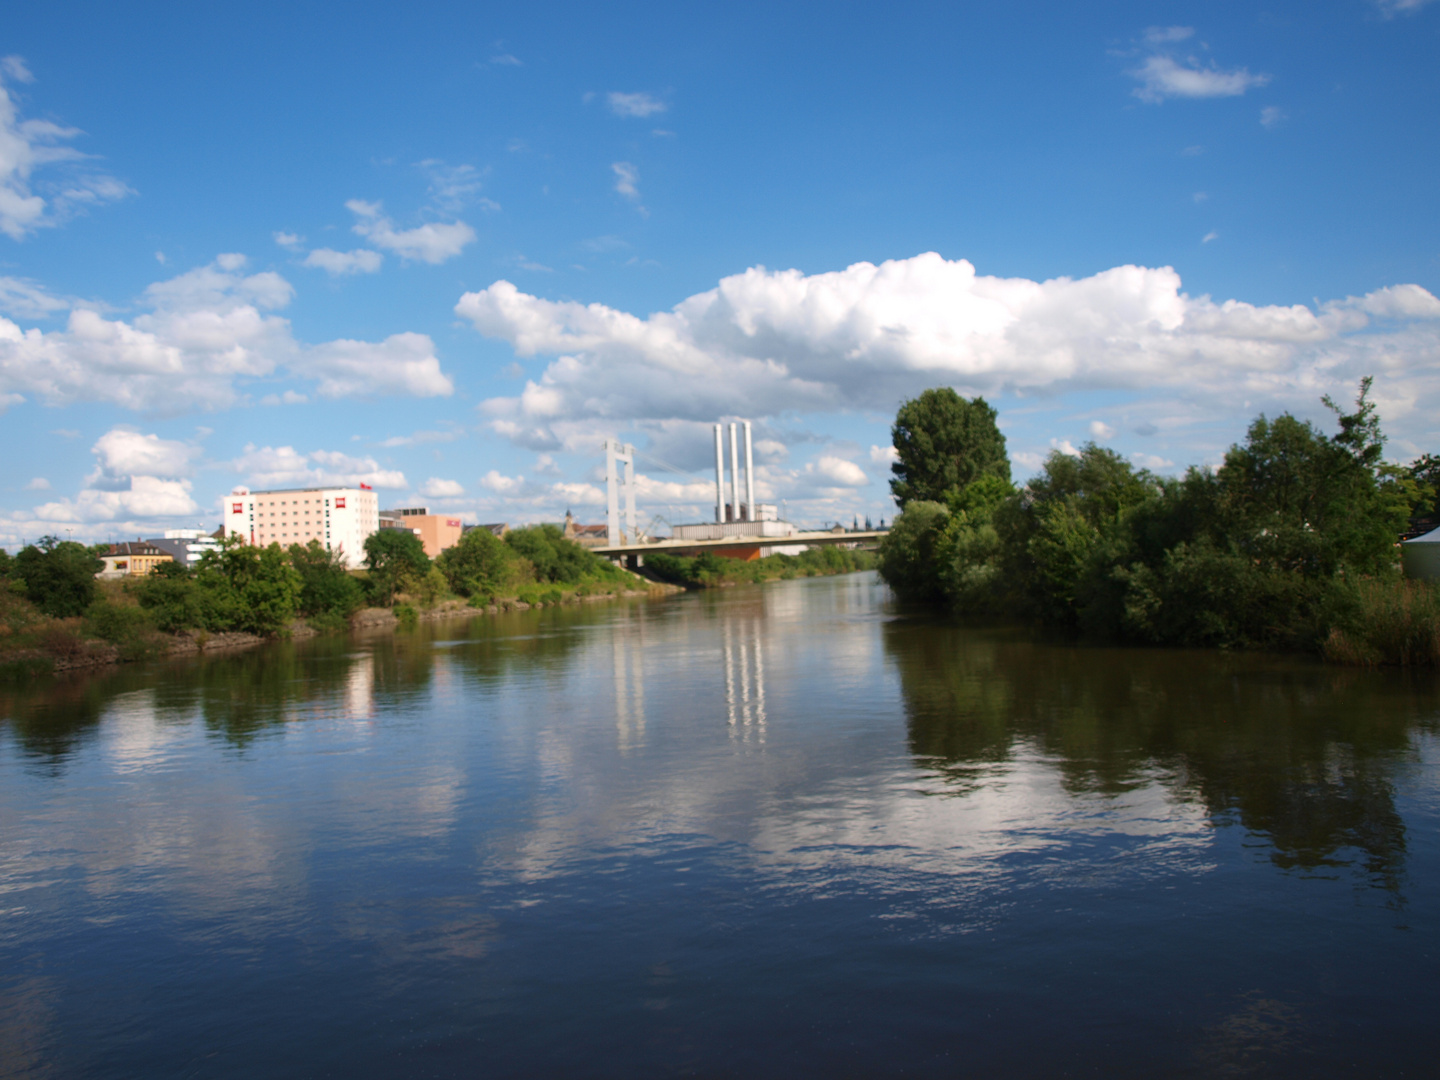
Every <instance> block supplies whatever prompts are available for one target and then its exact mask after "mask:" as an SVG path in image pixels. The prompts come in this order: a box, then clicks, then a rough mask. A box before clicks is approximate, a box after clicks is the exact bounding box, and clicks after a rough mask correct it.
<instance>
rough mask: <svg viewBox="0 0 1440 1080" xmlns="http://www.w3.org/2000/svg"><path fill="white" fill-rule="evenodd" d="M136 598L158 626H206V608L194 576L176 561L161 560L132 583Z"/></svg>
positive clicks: (169, 629) (171, 628) (173, 629)
mask: <svg viewBox="0 0 1440 1080" xmlns="http://www.w3.org/2000/svg"><path fill="white" fill-rule="evenodd" d="M131 590H132V591H133V592H134V594H135V599H136V600H137V601H139V604H140V606H141V607H142V608H144V609H145V610H146V611H147V612H149V614H150V618H151V619H152V620H153V621H154V623H155V625H156V626H158V627H159V628H160V629H161V630H164V631H166V632H167V633H172V634H173V633H178V632H179V631H181V630H190V629H194V628H197V627H203V626H204V625H205V622H206V620H205V611H204V608H203V607H202V605H201V602H200V590H199V588H198V587H197V585H196V583H195V575H194V574H193V573H191V572H190V571H189V570H188V569H187V568H186V567H185V566H183V565H182V564H180V563H177V562H168V563H161V564H160V565H159V566H157V567H155V569H154V571H153V572H152V573H150V574H147V575H146V576H145V577H143V578H141V579H140V580H139V581H137V582H135V583H134V584H133V585H132V586H131Z"/></svg>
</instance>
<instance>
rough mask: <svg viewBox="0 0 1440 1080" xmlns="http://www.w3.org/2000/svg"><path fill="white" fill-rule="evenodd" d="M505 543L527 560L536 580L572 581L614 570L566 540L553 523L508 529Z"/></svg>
mask: <svg viewBox="0 0 1440 1080" xmlns="http://www.w3.org/2000/svg"><path fill="white" fill-rule="evenodd" d="M505 543H506V544H507V545H508V546H509V547H510V550H512V551H513V552H515V554H517V555H519V556H521V557H523V558H525V559H527V560H529V562H530V565H531V566H533V567H534V568H535V580H536V581H556V582H563V583H565V584H570V585H573V584H575V583H576V582H578V581H581V580H582V579H584V578H585V577H587V576H590V577H595V576H603V577H609V576H612V575H613V573H614V571H613V569H612V568H611V567H610V566H609V564H607V563H605V561H604V560H603V559H601V558H600V557H599V556H598V555H596V554H594V553H593V552H590V551H586V550H585V549H584V548H582V547H581V546H580V545H579V544H576V543H574V542H573V541H570V540H566V539H565V534H564V533H563V532H561V531H560V529H559V527H558V526H555V525H531V526H529V527H528V528H524V529H511V530H510V532H508V533H507V534H506V535H505Z"/></svg>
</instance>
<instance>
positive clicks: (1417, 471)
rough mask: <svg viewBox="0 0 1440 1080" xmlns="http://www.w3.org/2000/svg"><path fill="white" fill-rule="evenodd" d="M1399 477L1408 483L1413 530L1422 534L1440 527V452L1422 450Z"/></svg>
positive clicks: (1400, 472) (1417, 533)
mask: <svg viewBox="0 0 1440 1080" xmlns="http://www.w3.org/2000/svg"><path fill="white" fill-rule="evenodd" d="M1395 480H1396V482H1397V483H1399V484H1407V485H1408V492H1409V496H1410V498H1409V502H1410V531H1411V532H1412V533H1413V534H1415V535H1417V536H1418V535H1420V534H1421V533H1426V532H1429V531H1430V530H1431V529H1435V528H1440V454H1421V455H1420V456H1419V457H1418V458H1416V459H1415V460H1414V461H1412V462H1411V463H1410V464H1409V466H1408V467H1406V468H1404V469H1401V470H1399V471H1398V475H1396V477H1395Z"/></svg>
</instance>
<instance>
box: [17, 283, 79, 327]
mask: <svg viewBox="0 0 1440 1080" xmlns="http://www.w3.org/2000/svg"><path fill="white" fill-rule="evenodd" d="M69 306H70V303H69V301H67V300H61V299H60V298H59V297H58V296H51V295H50V294H49V293H48V292H46V291H45V290H44V289H43V288H41V287H40V286H39V285H37V284H36V283H35V282H33V281H29V280H27V279H25V278H15V277H0V311H3V312H4V313H5V314H6V315H11V316H14V317H15V318H17V319H44V318H46V317H48V316H50V315H53V314H54V313H55V312H57V311H64V310H66V309H67V308H69Z"/></svg>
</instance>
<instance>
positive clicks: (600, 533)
mask: <svg viewBox="0 0 1440 1080" xmlns="http://www.w3.org/2000/svg"><path fill="white" fill-rule="evenodd" d="M561 531H562V533H563V535H564V537H565V539H566V540H570V541H572V542H574V543H576V544H579V545H580V546H581V547H584V548H593V547H604V546H605V545H606V544H608V543H609V542H610V530H609V528H608V527H607V526H605V525H581V524H580V523H579V522H578V521H576V520H575V516H574V515H573V514H571V513H570V511H569V510H566V511H565V524H564V527H563V528H562V530H561Z"/></svg>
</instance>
